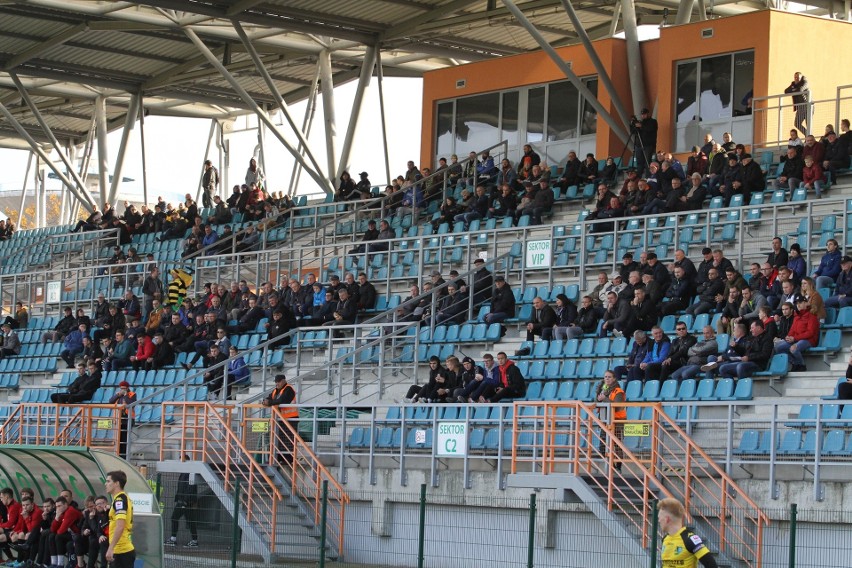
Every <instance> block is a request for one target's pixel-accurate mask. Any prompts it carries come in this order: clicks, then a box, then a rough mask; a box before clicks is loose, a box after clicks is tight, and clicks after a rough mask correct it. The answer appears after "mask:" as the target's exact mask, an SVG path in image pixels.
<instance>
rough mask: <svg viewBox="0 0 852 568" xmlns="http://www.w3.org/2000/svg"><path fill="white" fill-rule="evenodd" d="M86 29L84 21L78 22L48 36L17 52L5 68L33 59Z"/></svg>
mask: <svg viewBox="0 0 852 568" xmlns="http://www.w3.org/2000/svg"><path fill="white" fill-rule="evenodd" d="M88 29H89V26H88V24H86V23H82V24H79V25H76V26H72V27H70V28H68V29H66V30H65V31H63V32H61V33H59V34H57V35H55V36H53V37H52V38H49V39H47V40H45V41H43V42H42V43H40V44H38V45H35V46H33V47H31V48H30V49H27V50H26V51H22V52H21V53H19V54H18V55H16V56H15V57H13V58H12V59H10V60H9V62H8V63H6V69H14V68H15V67H17V66H18V65H21V64H22V63H26V62H27V61H29V60H30V59H33V58H34V57H38V56H39V55H41V54H42V53H44V52H45V51H47V50H49V49H52V48H54V47H56V46H57V45H62V44H63V43H65V42H66V41H68V40H70V39H71V38H74V37H77V36H78V35H80V34H81V33H84V32H85V31H87V30H88Z"/></svg>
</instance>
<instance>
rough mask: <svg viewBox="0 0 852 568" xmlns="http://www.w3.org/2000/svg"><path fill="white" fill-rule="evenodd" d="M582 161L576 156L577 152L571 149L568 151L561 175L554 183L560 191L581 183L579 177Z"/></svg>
mask: <svg viewBox="0 0 852 568" xmlns="http://www.w3.org/2000/svg"><path fill="white" fill-rule="evenodd" d="M581 167H582V163H581V162H580V160H579V159H578V158H577V153H576V152H574V151H573V150H572V151H570V152H568V158H567V159H566V161H565V168H564V169H563V170H562V176H561V177H560V178H559V180H558V181H557V183H556V185H558V186H559V188H560V189H561V190H562V191H566V190H567V189H568V188H569V187H571V186H574V185H577V186H579V185H580V184H581V183H582V180H581V179H580V168H581Z"/></svg>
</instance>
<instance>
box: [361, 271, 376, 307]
mask: <svg viewBox="0 0 852 568" xmlns="http://www.w3.org/2000/svg"><path fill="white" fill-rule="evenodd" d="M377 298H378V292H376V287H375V286H373V283H372V282H370V281H369V280H367V275H366V274H365V273H364V272H361V273H360V274H358V309H360V310H372V309H373V308H375V307H376V300H377Z"/></svg>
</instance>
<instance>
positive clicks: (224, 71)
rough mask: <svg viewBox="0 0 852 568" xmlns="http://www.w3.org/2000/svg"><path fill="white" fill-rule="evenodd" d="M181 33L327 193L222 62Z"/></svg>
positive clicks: (319, 177) (191, 34) (195, 37)
mask: <svg viewBox="0 0 852 568" xmlns="http://www.w3.org/2000/svg"><path fill="white" fill-rule="evenodd" d="M183 33H184V34H185V35H186V37H188V38H189V39H190V41H192V43H193V44H195V47H196V48H198V50H199V51H200V52H201V53H202V54H203V55H204V56H205V57H206V58H207V61H208V62H209V63H210V65H212V66H213V67H215V68H216V69H217V70H218V71H219V73H220V74H221V75H222V77H223V78H224V79H225V80H226V81H227V82H228V83H229V84H230V85H231V87H232V88H233V89H234V91H236V93H237V94H238V95H239V96H240V98H241V99H242V100H243V102H244V103H245V104H246V105H248V107H249V108H250V109H251V111H252V112H254V114H255V115H257V117H258V120H260V121H261V122H263V123H264V124H265V125H266V127H267V128H269V130H270V131H271V132H272V133H273V134H274V135H275V137H276V138H278V141H279V142H281V144H283V145H284V147H285V148H286V149H287V151H288V152H290V154H292V155H293V156H294V157H295V158H296V161H297V162H299V163H300V164H301V165H302V168H304V170H305V171H306V172H307V173H308V175H309V176H311V178H313V180H314V181H315V182H317V184H319V185H320V187H322V188H323V189H326V191H328V189H327V186H328V183H327V181H326V180H324V179H323V178H322V175H321V174H319V173H318V172H317V171H316V170H314V169H313V168H312V167H311V166H310V164H308V163H307V162H306V161H305V159H304V158H303V157H302V155H301V154H299V152H297V151H296V149H295V148H294V147H293V145H292V144H290V142H289V141H288V140H287V138H285V137H284V135H283V134H282V133H281V131H280V130H278V126H277V125H276V124H275V123H274V122H273V121H272V120H271V119H270V118H269V115H268V114H266V112H265V111H264V110H263V109H261V108H260V107H259V106H258V104H257V103H256V102H255V101H254V99H253V98H252V97H251V95H250V94H249V93H248V92H247V91H246V90H245V89H244V88H243V87H242V85H240V82H239V81H237V79H236V77H234V76H233V75H232V74H231V72H230V71H228V70H227V69H226V68H225V66H224V65H223V64H222V62H221V61H219V60H218V59H217V58H216V56H215V55H214V54H213V52H212V51H210V48H209V47H207V45H206V44H205V43H204V42H203V41H201V38H199V37H198V35H197V34H196V33H195V32H194V31H192V30H190V29H184V30H183Z"/></svg>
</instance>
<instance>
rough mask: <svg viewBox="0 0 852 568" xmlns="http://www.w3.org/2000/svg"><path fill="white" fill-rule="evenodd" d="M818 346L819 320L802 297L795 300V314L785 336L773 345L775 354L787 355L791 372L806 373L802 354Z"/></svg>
mask: <svg viewBox="0 0 852 568" xmlns="http://www.w3.org/2000/svg"><path fill="white" fill-rule="evenodd" d="M817 345H819V320H818V319H817V317H816V316H815V315H814V314H813V313H812V312H811V310H810V306H809V305H808V300H807V298H805V297H804V296H799V297H798V298H797V299H796V314H795V315H794V316H793V325H792V326H791V327H790V331H789V332H788V334H787V336H786V337H784V339H782V340H781V341H779V342H778V343H776V344H775V353H789V354H790V361H791V363H792V370H793V371H807V370H808V368H807V367H806V366H805V360H804V358H803V357H802V353H804V352H805V351H807V350H808V349H810V348H811V347H816V346H817Z"/></svg>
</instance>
